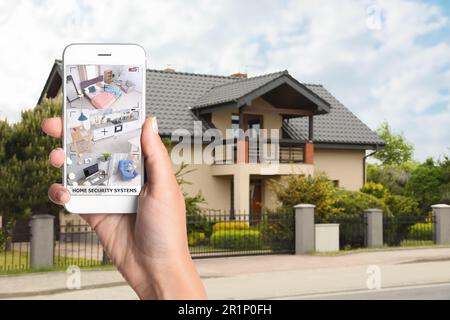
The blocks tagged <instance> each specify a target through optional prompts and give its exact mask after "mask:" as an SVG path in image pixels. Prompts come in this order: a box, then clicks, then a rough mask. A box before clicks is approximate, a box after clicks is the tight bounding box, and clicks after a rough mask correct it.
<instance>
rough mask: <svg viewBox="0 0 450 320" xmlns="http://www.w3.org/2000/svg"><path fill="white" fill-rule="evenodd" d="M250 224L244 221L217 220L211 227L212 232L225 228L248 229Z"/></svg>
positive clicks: (224, 229)
mask: <svg viewBox="0 0 450 320" xmlns="http://www.w3.org/2000/svg"><path fill="white" fill-rule="evenodd" d="M248 229H250V226H249V225H248V222H244V221H226V222H217V223H216V224H215V225H214V226H213V229H212V232H213V233H214V232H217V231H226V230H248Z"/></svg>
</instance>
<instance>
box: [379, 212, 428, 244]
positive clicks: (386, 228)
mask: <svg viewBox="0 0 450 320" xmlns="http://www.w3.org/2000/svg"><path fill="white" fill-rule="evenodd" d="M433 228H434V219H433V218H432V217H430V216H396V217H384V219H383V242H384V244H385V245H387V246H420V245H432V244H434V243H435V239H434V233H433Z"/></svg>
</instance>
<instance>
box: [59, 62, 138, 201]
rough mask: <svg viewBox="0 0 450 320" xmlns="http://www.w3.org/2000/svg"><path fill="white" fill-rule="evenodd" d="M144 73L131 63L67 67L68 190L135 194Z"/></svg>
mask: <svg viewBox="0 0 450 320" xmlns="http://www.w3.org/2000/svg"><path fill="white" fill-rule="evenodd" d="M142 72H144V70H143V68H142V67H139V66H132V65H67V66H66V74H65V76H66V84H65V93H64V94H65V99H66V101H65V104H66V109H65V110H66V118H65V119H66V120H65V121H66V141H65V143H66V175H67V176H66V181H67V187H68V189H69V191H70V192H71V194H72V195H83V196H85V195H137V194H139V192H140V188H141V186H142V181H143V179H142V172H143V168H142V160H141V144H140V136H141V124H142V120H143V119H142V117H143V101H142V90H143V84H142V78H143V77H142Z"/></svg>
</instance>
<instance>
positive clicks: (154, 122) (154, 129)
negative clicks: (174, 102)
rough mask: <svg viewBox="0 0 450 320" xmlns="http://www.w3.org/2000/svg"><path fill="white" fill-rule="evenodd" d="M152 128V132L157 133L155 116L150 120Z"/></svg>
mask: <svg viewBox="0 0 450 320" xmlns="http://www.w3.org/2000/svg"><path fill="white" fill-rule="evenodd" d="M152 129H153V132H154V133H158V121H156V117H155V118H153V121H152Z"/></svg>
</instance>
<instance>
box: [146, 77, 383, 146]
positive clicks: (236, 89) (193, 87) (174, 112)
mask: <svg viewBox="0 0 450 320" xmlns="http://www.w3.org/2000/svg"><path fill="white" fill-rule="evenodd" d="M285 73H286V71H281V72H276V73H271V74H268V75H264V76H259V77H252V78H249V79H250V80H252V79H254V80H255V81H245V79H244V80H243V79H235V78H231V77H223V76H211V75H202V74H193V73H181V72H165V71H159V70H147V113H148V114H151V115H156V116H157V117H158V125H159V126H160V131H161V134H163V135H170V134H171V133H172V131H173V130H175V129H177V128H185V129H187V130H189V131H190V132H192V129H193V125H192V121H193V120H198V118H197V117H196V116H195V115H194V113H193V112H192V111H191V109H192V108H195V107H199V106H205V105H211V104H213V102H214V104H219V103H222V102H225V101H228V100H229V99H230V96H233V97H238V96H241V95H243V94H245V93H246V92H248V91H249V90H254V88H256V87H257V86H258V85H261V84H263V83H266V82H267V81H268V80H270V79H275V78H276V77H278V76H279V75H281V74H285ZM247 80H248V79H247ZM240 85H243V86H242V87H241V86H240ZM304 85H305V86H306V87H307V88H308V89H309V90H311V91H312V92H314V93H315V94H316V95H318V96H319V97H321V98H322V99H323V100H325V101H326V102H328V103H329V104H330V105H331V108H330V113H328V114H323V115H317V116H314V140H315V141H316V142H321V143H341V144H368V145H375V144H379V145H383V144H384V142H383V140H381V139H380V138H379V137H378V135H377V134H376V133H375V132H373V131H372V130H370V128H369V127H367V126H366V125H365V124H364V123H363V122H362V121H361V120H359V119H358V118H357V117H356V116H355V115H354V114H353V113H352V112H350V110H348V109H347V108H346V107H345V106H344V105H342V104H341V103H340V102H339V101H338V100H337V99H336V98H335V97H333V96H332V95H331V94H330V93H329V92H328V91H327V90H326V89H325V88H324V87H323V86H321V85H312V84H304ZM230 88H232V90H231V92H232V93H233V95H230V94H229V93H230ZM284 129H285V130H286V132H287V133H288V134H289V136H291V137H292V138H293V139H296V140H307V136H308V133H307V132H308V120H307V118H295V119H290V120H289V124H285V126H284Z"/></svg>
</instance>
